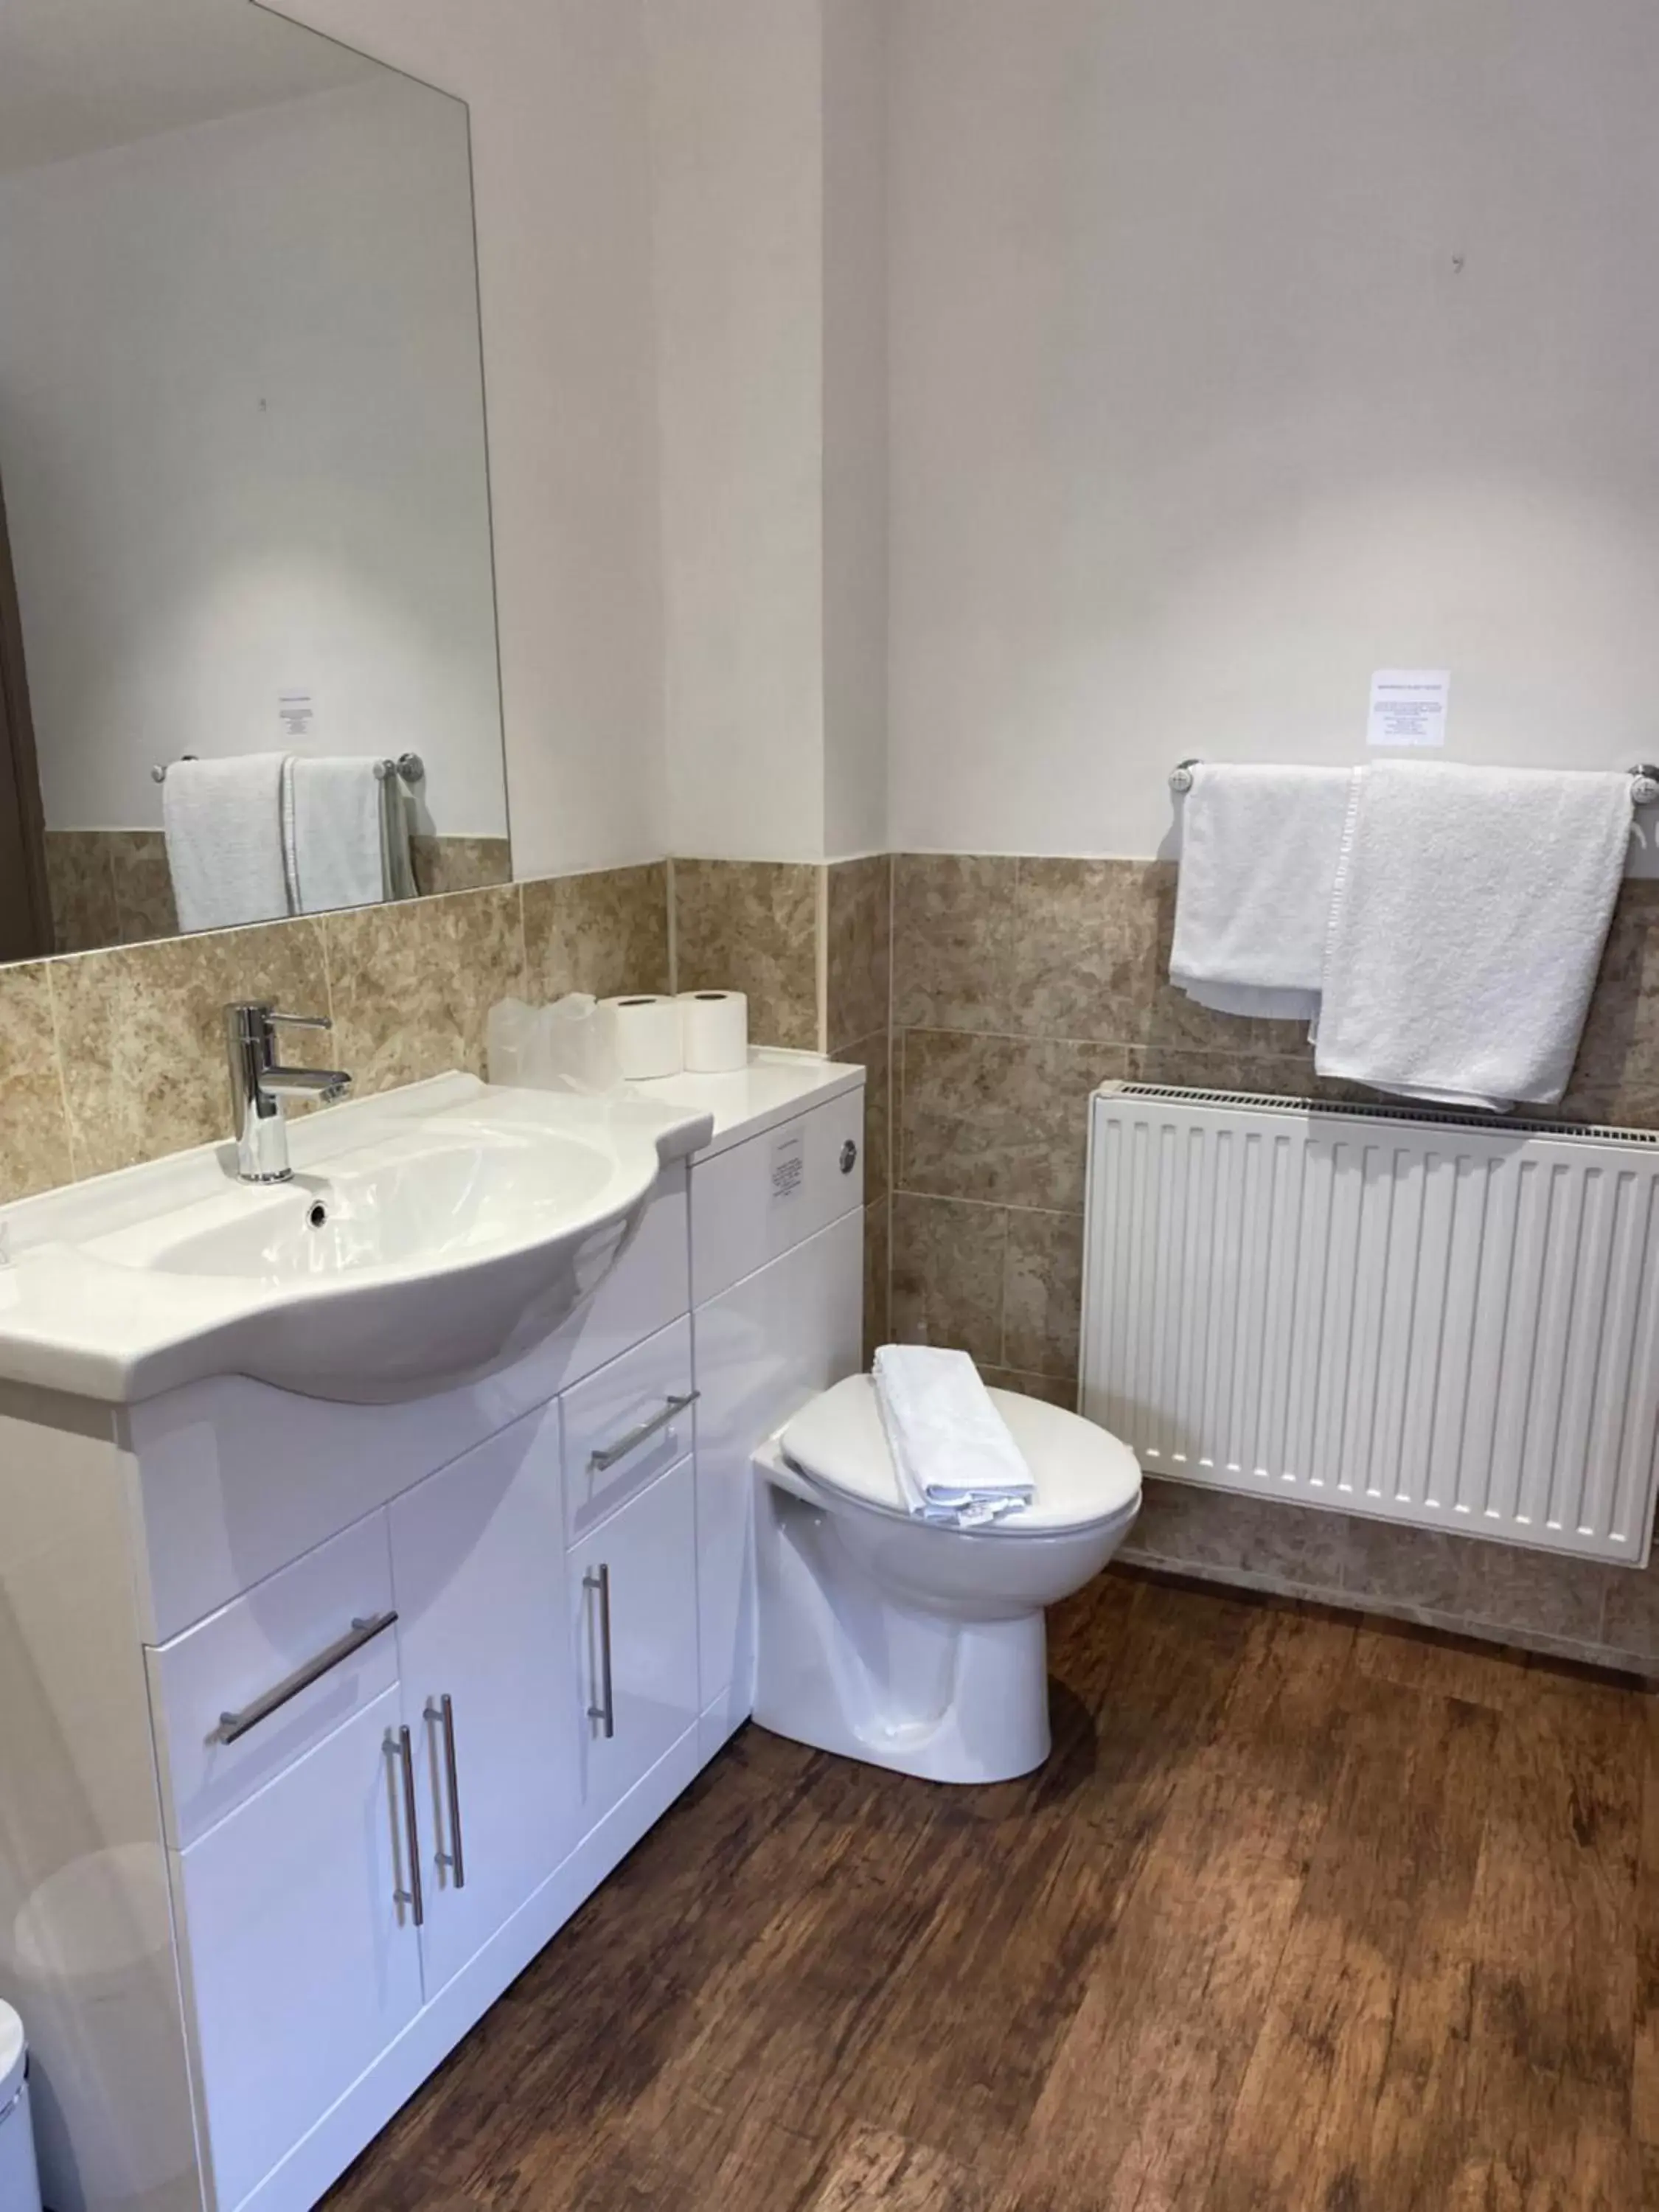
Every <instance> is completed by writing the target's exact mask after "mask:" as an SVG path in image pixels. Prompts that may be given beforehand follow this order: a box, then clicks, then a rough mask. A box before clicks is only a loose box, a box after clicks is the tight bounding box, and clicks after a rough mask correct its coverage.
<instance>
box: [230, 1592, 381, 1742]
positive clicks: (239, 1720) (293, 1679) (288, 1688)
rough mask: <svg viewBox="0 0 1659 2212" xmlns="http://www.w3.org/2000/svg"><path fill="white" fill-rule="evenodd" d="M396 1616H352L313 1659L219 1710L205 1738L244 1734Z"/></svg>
mask: <svg viewBox="0 0 1659 2212" xmlns="http://www.w3.org/2000/svg"><path fill="white" fill-rule="evenodd" d="M397 1618H398V1616H397V1614H396V1613H371V1614H370V1615H369V1616H368V1618H367V1619H366V1620H353V1622H352V1624H351V1626H350V1627H349V1629H348V1630H347V1631H346V1633H345V1634H344V1635H343V1636H340V1637H337V1638H335V1640H334V1642H333V1643H332V1644H330V1645H329V1647H328V1649H327V1650H325V1651H319V1653H318V1654H317V1656H316V1657H315V1658H314V1659H307V1661H306V1663H305V1665H304V1666H303V1667H296V1668H295V1670H294V1672H293V1674H289V1675H288V1676H287V1677H286V1678H285V1679H284V1680H283V1681H280V1682H278V1683H277V1684H276V1687H275V1688H274V1689H270V1690H267V1691H266V1692H264V1696H263V1697H258V1698H256V1699H254V1700H253V1703H252V1705H244V1706H243V1707H242V1710H241V1711H240V1713H221V1714H220V1716H219V1725H218V1727H217V1728H216V1729H214V1731H213V1733H212V1734H211V1735H210V1736H209V1738H208V1741H209V1742H210V1743H234V1742H235V1741H236V1739H237V1737H238V1736H240V1735H246V1734H247V1732H248V1730H249V1729H251V1728H258V1725H259V1723H260V1722H261V1721H266V1720H269V1719H270V1716H271V1715H272V1714H273V1713H274V1712H276V1711H277V1710H278V1709H279V1708H280V1707H281V1706H283V1705H287V1703H288V1701H289V1699H290V1698H297V1697H298V1696H299V1694H300V1692H301V1690H308V1689H309V1688H310V1687H311V1686H312V1684H313V1682H319V1681H321V1680H322V1678H323V1676H324V1675H325V1674H327V1673H328V1672H329V1670H330V1669H331V1668H334V1667H337V1666H338V1665H339V1664H340V1663H341V1662H342V1661H343V1660H345V1659H349V1658H350V1656H351V1655H352V1653H353V1652H354V1651H361V1650H362V1648H363V1646H364V1644H372V1643H373V1642H374V1638H376V1637H377V1636H383V1635H384V1634H385V1633H386V1630H387V1629H388V1628H390V1627H391V1626H392V1622H393V1621H394V1620H396V1619H397Z"/></svg>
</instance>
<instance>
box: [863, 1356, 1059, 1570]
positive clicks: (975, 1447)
mask: <svg viewBox="0 0 1659 2212" xmlns="http://www.w3.org/2000/svg"><path fill="white" fill-rule="evenodd" d="M873 1373H874V1378H875V1386H876V1404H877V1406H878V1408H879V1409H880V1413H881V1425H882V1427H883V1429H884V1431H885V1432H886V1436H887V1447H888V1449H889V1450H890V1452H891V1453H892V1455H893V1465H894V1467H895V1468H896V1470H897V1473H898V1479H899V1486H900V1488H901V1489H902V1492H903V1493H904V1495H905V1497H906V1498H908V1501H909V1505H910V1510H911V1511H912V1512H913V1513H915V1514H916V1515H917V1516H919V1517H920V1518H921V1519H922V1520H924V1521H933V1522H942V1523H943V1524H945V1526H947V1527H954V1528H974V1527H976V1526H979V1525H981V1524H982V1523H984V1522H987V1521H996V1520H1000V1519H1001V1518H1002V1517H1003V1516H1004V1515H1006V1514H1009V1513H1016V1512H1018V1510H1019V1508H1020V1507H1021V1506H1022V1505H1029V1504H1030V1502H1031V1499H1032V1498H1033V1497H1034V1496H1035V1495H1036V1486H1035V1484H1034V1483H1033V1482H1032V1480H1031V1470H1030V1468H1029V1467H1028V1466H1027V1465H1026V1463H1025V1460H1024V1455H1023V1454H1022V1453H1021V1451H1020V1449H1019V1446H1018V1444H1017V1443H1015V1442H1014V1439H1013V1437H1012V1435H1011V1434H1010V1433H1009V1429H1008V1424H1007V1423H1006V1421H1005V1420H1004V1419H1003V1418H1002V1416H1001V1414H1000V1413H998V1411H997V1409H996V1407H994V1405H993V1404H992V1402H991V1397H990V1393H989V1392H988V1391H987V1389H986V1388H985V1385H984V1383H981V1380H980V1376H979V1370H978V1368H976V1367H975V1364H974V1363H973V1361H972V1360H971V1359H970V1358H969V1356H968V1354H967V1353H966V1352H946V1351H945V1350H943V1349H941V1348H940V1347H939V1346H936V1345H922V1344H884V1345H882V1346H880V1347H879V1349H878V1351H877V1353H876V1358H875V1364H874V1370H873Z"/></svg>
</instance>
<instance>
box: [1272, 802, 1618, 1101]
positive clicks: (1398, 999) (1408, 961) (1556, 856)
mask: <svg viewBox="0 0 1659 2212" xmlns="http://www.w3.org/2000/svg"><path fill="white" fill-rule="evenodd" d="M1631 816H1632V801H1631V780H1630V777H1629V776H1628V775H1622V774H1617V773H1613V772H1609V773H1607V774H1605V775H1602V774H1597V773H1589V772H1586V771H1585V770H1584V769H1560V770H1556V769H1491V768H1459V767H1453V766H1450V765H1439V764H1435V765H1424V764H1421V763H1404V762H1397V761H1390V762H1381V763H1377V764H1376V765H1375V766H1373V767H1371V768H1370V769H1367V770H1366V772H1365V774H1364V776H1363V778H1362V779H1361V781H1360V782H1359V784H1358V787H1357V788H1356V790H1355V792H1354V793H1353V796H1352V800H1351V802H1350V805H1349V807H1348V815H1347V820H1346V824H1345V826H1344V829H1343V836H1342V850H1341V854H1340V859H1339V860H1338V863H1337V874H1336V885H1335V890H1334V895H1333V897H1332V902H1331V927H1330V942H1329V945H1328V949H1327V953H1326V962H1325V987H1324V1000H1323V1005H1322V1008H1321V1012H1320V1018H1319V1032H1318V1039H1317V1042H1316V1048H1315V1056H1314V1064H1315V1066H1316V1069H1317V1070H1318V1072H1319V1073H1320V1074H1321V1075H1328V1076H1334V1077H1339V1078H1342V1079H1347V1080H1349V1081H1352V1082H1358V1083H1367V1084H1370V1085H1373V1086H1374V1087H1375V1088H1376V1089H1378V1090H1383V1091H1398V1092H1401V1093H1402V1094H1403V1095H1404V1096H1406V1097H1413V1098H1428V1099H1433V1100H1437V1101H1439V1102H1441V1103H1446V1104H1452V1105H1465V1106H1477V1107H1486V1108H1489V1109H1492V1110H1494V1111H1502V1110H1503V1109H1504V1108H1506V1107H1508V1106H1510V1105H1513V1104H1515V1103H1525V1104H1528V1105H1534V1106H1553V1104H1554V1103H1555V1102H1556V1101H1557V1100H1558V1099H1559V1097H1560V1096H1561V1093H1562V1092H1563V1091H1565V1088H1566V1085H1567V1078H1568V1076H1569V1075H1570V1074H1571V1072H1572V1063H1573V1060H1574V1057H1575V1055H1576V1054H1577V1049H1578V1038H1579V1033H1580V1031H1581V1030H1583V1025H1584V1015H1585V1012H1586V1009H1587V1008H1588V1006H1589V998H1590V992H1591V989H1592V987H1593V986H1594V984H1595V971H1596V966H1597V963H1598V962H1599V961H1600V959H1601V947H1602V945H1603V943H1604V942H1605V940H1606V938H1607V924H1608V922H1609V921H1611V920H1612V917H1613V901H1614V900H1615V898H1616V897H1617V896H1618V893H1619V884H1620V878H1621V876H1622V875H1623V872H1624V867H1625V860H1626V854H1627V851H1628V848H1629V843H1630V831H1631Z"/></svg>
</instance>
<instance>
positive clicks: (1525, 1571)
mask: <svg viewBox="0 0 1659 2212" xmlns="http://www.w3.org/2000/svg"><path fill="white" fill-rule="evenodd" d="M1627 1571H1628V1570H1627V1569H1625V1568H1621V1567H1606V1566H1603V1565H1601V1563H1600V1562H1599V1561H1596V1560H1591V1559H1560V1558H1557V1557H1552V1556H1551V1554H1550V1553H1547V1552H1527V1551H1522V1550H1521V1549H1520V1548H1519V1547H1517V1546H1516V1545H1512V1544H1494V1543H1491V1542H1488V1541H1485V1540H1483V1539H1481V1538H1480V1537H1474V1536H1462V1535H1453V1534H1449V1533H1443V1532H1442V1531H1441V1530H1439V1529H1436V1528H1400V1527H1396V1526H1395V1525H1394V1524H1393V1523H1392V1522H1387V1521H1371V1520H1367V1519H1362V1518H1360V1517H1359V1516H1355V1517H1354V1519H1353V1522H1352V1528H1351V1533H1350V1535H1349V1540H1348V1552H1347V1557H1346V1561H1345V1564H1344V1568H1343V1579H1342V1587H1343V1589H1344V1591H1345V1593H1346V1594H1347V1595H1349V1596H1356V1597H1364V1596H1375V1597H1378V1598H1384V1599H1389V1600H1393V1601H1400V1602H1402V1603H1405V1604H1408V1605H1412V1606H1415V1607H1420V1608H1421V1609H1422V1610H1423V1611H1425V1612H1428V1613H1437V1614H1438V1615H1440V1616H1441V1617H1442V1618H1443V1619H1456V1620H1465V1621H1468V1622H1471V1623H1474V1622H1479V1623H1483V1624H1485V1625H1486V1626H1487V1627H1491V1628H1500V1629H1504V1630H1509V1631H1513V1632H1516V1633H1521V1632H1527V1631H1533V1632H1536V1633H1537V1634H1539V1635H1541V1636H1551V1637H1557V1638H1567V1639H1570V1640H1571V1641H1574V1642H1578V1643H1585V1644H1594V1643H1595V1642H1597V1641H1598V1640H1599V1638H1600V1634H1601V1610H1602V1607H1603V1604H1604V1603H1605V1601H1606V1599H1607V1591H1608V1586H1609V1577H1617V1576H1620V1575H1623V1574H1625V1573H1626V1572H1627Z"/></svg>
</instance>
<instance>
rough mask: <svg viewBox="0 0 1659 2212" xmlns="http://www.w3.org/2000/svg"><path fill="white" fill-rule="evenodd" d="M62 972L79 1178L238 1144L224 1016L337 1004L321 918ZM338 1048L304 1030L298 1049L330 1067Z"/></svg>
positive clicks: (146, 948) (128, 952)
mask: <svg viewBox="0 0 1659 2212" xmlns="http://www.w3.org/2000/svg"><path fill="white" fill-rule="evenodd" d="M50 973H51V980H52V1000H53V1004H54V1007H55V1010H56V1014H57V1023H58V1053H59V1058H60V1062H61V1065H62V1068H63V1074H64V1097H65V1100H66V1102H67V1105H68V1109H69V1127H70V1148H71V1152H72V1156H73V1161H74V1169H75V1173H76V1175H77V1176H89V1175H101V1174H103V1173H105V1172H106V1170H110V1169H112V1168H121V1167H129V1166H131V1164H133V1163H134V1162H136V1161H138V1160H149V1159H156V1158H160V1157H161V1154H163V1153H165V1152H179V1151H181V1150H183V1149H185V1147H186V1146H191V1145H200V1144H205V1143H207V1142H209V1141H210V1140H211V1139H214V1138H216V1137H228V1135H229V1133H230V1098H229V1092H228V1085H227V1082H226V1077H225V1047H224V1030H223V1012H224V1008H225V1007H226V1006H227V1005H228V1004H229V1003H230V1002H231V1001H232V1000H237V999H269V1000H272V1001H273V1002H274V1003H275V1004H276V1006H281V1007H283V1008H284V1009H285V1010H286V1011H287V1012H290V1013H302V1014H312V1013H324V1012H326V1011H327V1009H328V1004H329V993H328V974H327V969H326V966H325V962H324V957H323V939H322V933H321V929H320V927H319V924H318V923H316V922H315V921H279V922H271V923H267V924H265V925H264V926H263V927H258V928H255V929H230V930H216V931H211V932H209V933H206V934H204V935H202V936H198V937H175V938H171V939H164V940H163V941H162V942H161V943H160V944H156V945H125V946H120V947H118V948H116V949H115V950H113V951H107V952H88V953H83V954H82V955H81V956H80V957H78V958H76V959H73V960H62V961H55V962H53V963H52V967H51V971H50ZM333 1042H337V1040H331V1039H330V1038H328V1037H326V1036H311V1035H309V1034H308V1033H307V1032H306V1031H304V1030H295V1031H294V1032H292V1033H291V1038H290V1042H289V1049H291V1050H292V1051H294V1052H295V1054H301V1055H303V1057H302V1058H301V1062H300V1064H301V1065H308V1066H318V1065H323V1064H327V1063H325V1060H324V1059H323V1056H322V1054H319V1051H318V1049H317V1048H318V1047H319V1046H324V1047H326V1046H329V1045H330V1044H331V1043H333ZM341 1064H342V1065H344V1066H349V1065H350V1063H349V1061H345V1062H342V1063H341Z"/></svg>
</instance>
